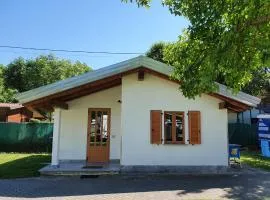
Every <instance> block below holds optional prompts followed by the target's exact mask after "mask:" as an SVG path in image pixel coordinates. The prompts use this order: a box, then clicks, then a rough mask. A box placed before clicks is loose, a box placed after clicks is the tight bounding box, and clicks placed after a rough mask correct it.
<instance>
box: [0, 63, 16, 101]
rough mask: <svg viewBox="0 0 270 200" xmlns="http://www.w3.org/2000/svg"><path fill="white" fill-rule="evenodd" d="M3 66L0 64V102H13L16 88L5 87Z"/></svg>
mask: <svg viewBox="0 0 270 200" xmlns="http://www.w3.org/2000/svg"><path fill="white" fill-rule="evenodd" d="M4 70H5V68H4V66H3V65H0V102H1V103H6V102H15V101H16V100H15V99H14V95H15V93H16V90H13V89H10V88H7V87H6V86H5V84H4V82H5V81H4Z"/></svg>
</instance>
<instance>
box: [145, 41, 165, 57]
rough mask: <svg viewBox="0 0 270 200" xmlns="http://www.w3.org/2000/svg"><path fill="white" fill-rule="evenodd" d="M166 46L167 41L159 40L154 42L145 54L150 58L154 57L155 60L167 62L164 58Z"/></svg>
mask: <svg viewBox="0 0 270 200" xmlns="http://www.w3.org/2000/svg"><path fill="white" fill-rule="evenodd" d="M165 47H166V43H165V42H157V43H154V44H153V45H152V46H151V47H150V49H149V50H148V51H147V52H146V53H145V55H146V56H147V57H149V58H153V59H154V60H157V61H160V62H166V61H165V60H164V49H165Z"/></svg>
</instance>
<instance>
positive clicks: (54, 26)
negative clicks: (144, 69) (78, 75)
mask: <svg viewBox="0 0 270 200" xmlns="http://www.w3.org/2000/svg"><path fill="white" fill-rule="evenodd" d="M153 1H154V2H153V3H152V6H151V8H150V9H145V8H138V7H137V5H136V4H134V3H133V4H125V3H121V0H76V1H75V0H73V1H71V0H43V1H41V0H40V1H37V0H23V1H18V0H3V1H0V27H1V31H0V45H11V46H23V47H36V48H50V49H69V50H87V51H113V52H142V53H144V52H145V51H146V50H147V49H148V48H149V47H150V46H151V44H153V43H154V42H157V41H175V40H177V36H178V35H179V34H181V32H182V30H183V29H184V28H186V27H187V26H188V21H187V20H185V19H184V18H182V17H175V16H173V15H171V14H170V13H169V11H168V9H167V8H166V7H163V6H162V5H161V1H159V0H153ZM48 53H49V52H48V51H42V52H41V51H30V50H15V49H3V48H0V63H1V64H7V63H9V62H10V61H12V60H13V59H14V58H17V57H19V56H22V57H24V58H34V57H36V56H38V55H40V54H48ZM54 54H55V55H56V56H58V57H61V58H65V59H70V60H72V61H75V60H79V61H81V62H85V63H86V64H88V65H89V66H92V67H93V68H94V69H97V68H100V67H103V66H107V65H110V64H114V63H116V62H119V61H122V60H126V59H128V58H131V57H134V55H96V54H94V55H92V54H82V53H62V52H59V53H54Z"/></svg>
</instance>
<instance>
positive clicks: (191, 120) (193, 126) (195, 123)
mask: <svg viewBox="0 0 270 200" xmlns="http://www.w3.org/2000/svg"><path fill="white" fill-rule="evenodd" d="M188 128H189V143H190V144H201V113H200V111H189V112H188Z"/></svg>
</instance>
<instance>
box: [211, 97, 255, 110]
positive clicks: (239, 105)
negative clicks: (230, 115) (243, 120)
mask: <svg viewBox="0 0 270 200" xmlns="http://www.w3.org/2000/svg"><path fill="white" fill-rule="evenodd" d="M208 95H210V96H212V97H215V98H217V99H221V100H223V101H225V102H226V103H228V104H229V105H232V106H233V107H236V108H239V109H240V110H247V109H249V108H250V106H248V105H246V104H244V103H241V102H238V101H236V100H234V99H231V98H228V97H225V96H222V95H220V94H216V93H215V94H214V93H211V94H208Z"/></svg>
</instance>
